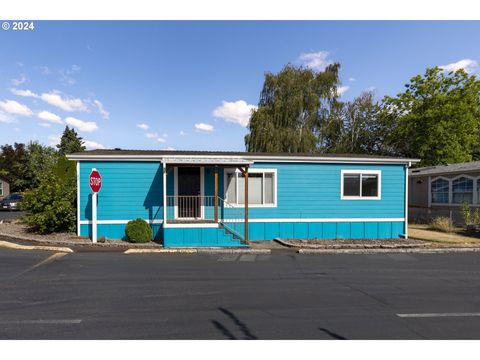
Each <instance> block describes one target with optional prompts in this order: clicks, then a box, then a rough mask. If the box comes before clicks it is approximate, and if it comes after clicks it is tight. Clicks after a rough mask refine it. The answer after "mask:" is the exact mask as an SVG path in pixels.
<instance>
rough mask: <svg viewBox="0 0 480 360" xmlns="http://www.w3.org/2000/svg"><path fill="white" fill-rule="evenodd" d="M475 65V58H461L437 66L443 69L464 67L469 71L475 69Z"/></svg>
mask: <svg viewBox="0 0 480 360" xmlns="http://www.w3.org/2000/svg"><path fill="white" fill-rule="evenodd" d="M477 65H478V63H477V61H476V60H472V59H462V60H459V61H457V62H454V63H451V64H447V65H440V66H439V68H440V69H442V70H445V71H457V70H460V69H464V70H465V71H466V72H467V73H470V72H472V71H473V70H475V68H476V67H477Z"/></svg>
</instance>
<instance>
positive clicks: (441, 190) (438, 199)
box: [432, 179, 449, 204]
mask: <svg viewBox="0 0 480 360" xmlns="http://www.w3.org/2000/svg"><path fill="white" fill-rule="evenodd" d="M448 185H449V184H448V180H445V179H437V180H434V181H432V203H434V204H448V188H449V186H448Z"/></svg>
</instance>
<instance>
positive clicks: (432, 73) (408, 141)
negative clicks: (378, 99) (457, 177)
mask: <svg viewBox="0 0 480 360" xmlns="http://www.w3.org/2000/svg"><path fill="white" fill-rule="evenodd" d="M405 87H406V90H405V91H404V92H403V93H400V94H398V95H397V96H396V97H388V96H386V97H385V98H384V100H383V103H382V113H381V121H380V122H381V126H382V128H383V132H384V133H385V143H384V144H383V145H384V150H385V151H386V152H389V153H392V154H393V155H402V156H408V157H418V158H421V159H422V162H421V165H438V164H448V163H457V162H464V161H470V160H472V158H473V156H474V153H475V151H476V149H478V148H479V129H480V126H479V125H480V106H479V99H480V81H479V80H478V79H477V78H476V76H475V75H468V74H467V73H466V72H465V71H464V70H463V69H461V70H458V71H456V72H449V73H446V72H444V71H443V70H442V69H440V68H438V67H435V68H430V69H427V70H426V72H425V74H424V75H423V76H421V75H417V76H415V77H413V78H412V79H410V82H409V83H408V84H406V85H405Z"/></svg>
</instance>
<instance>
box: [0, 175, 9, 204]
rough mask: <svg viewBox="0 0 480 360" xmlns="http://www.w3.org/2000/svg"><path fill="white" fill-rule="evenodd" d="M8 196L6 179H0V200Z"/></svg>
mask: <svg viewBox="0 0 480 360" xmlns="http://www.w3.org/2000/svg"><path fill="white" fill-rule="evenodd" d="M9 194H10V184H9V183H8V181H7V179H5V178H3V177H0V199H2V198H4V197H5V196H7V195H9Z"/></svg>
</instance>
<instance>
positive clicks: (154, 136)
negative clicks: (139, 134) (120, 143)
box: [145, 132, 167, 144]
mask: <svg viewBox="0 0 480 360" xmlns="http://www.w3.org/2000/svg"><path fill="white" fill-rule="evenodd" d="M145 136H146V137H147V138H149V139H155V141H157V142H159V143H161V144H163V143H164V142H166V141H167V140H165V139H164V138H163V137H160V136H158V133H156V132H155V133H145Z"/></svg>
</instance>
